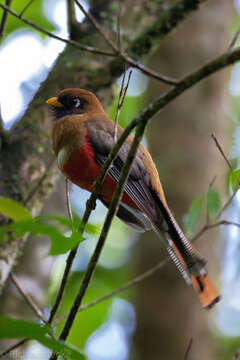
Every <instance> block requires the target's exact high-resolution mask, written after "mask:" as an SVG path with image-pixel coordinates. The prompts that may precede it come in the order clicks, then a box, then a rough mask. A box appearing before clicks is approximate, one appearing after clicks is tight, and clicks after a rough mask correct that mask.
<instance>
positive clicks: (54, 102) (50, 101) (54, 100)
mask: <svg viewBox="0 0 240 360" xmlns="http://www.w3.org/2000/svg"><path fill="white" fill-rule="evenodd" d="M46 103H47V104H48V105H51V106H55V107H63V104H61V103H60V102H59V101H58V99H57V98H56V97H52V98H50V99H48V100H47V101H46Z"/></svg>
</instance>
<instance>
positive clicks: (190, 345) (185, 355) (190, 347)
mask: <svg viewBox="0 0 240 360" xmlns="http://www.w3.org/2000/svg"><path fill="white" fill-rule="evenodd" d="M192 345H193V338H190V340H189V343H188V346H187V349H186V352H185V354H184V358H183V360H188V357H189V354H190V351H191V349H192Z"/></svg>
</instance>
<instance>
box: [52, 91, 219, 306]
mask: <svg viewBox="0 0 240 360" xmlns="http://www.w3.org/2000/svg"><path fill="white" fill-rule="evenodd" d="M46 103H47V104H48V105H49V106H50V109H51V113H52V118H53V129H52V146H53V151H54V153H55V155H56V158H57V163H58V167H59V169H60V170H61V172H62V173H63V174H64V175H65V176H66V177H67V178H68V179H69V180H70V181H71V182H72V183H73V184H75V185H77V186H79V187H80V188H82V189H85V190H87V191H89V192H92V191H93V190H94V186H95V182H96V179H97V177H98V175H99V173H100V171H101V167H102V166H103V164H104V162H105V160H106V159H107V157H108V155H109V153H110V151H111V149H112V148H113V146H114V144H115V136H114V134H115V127H114V122H113V120H111V119H110V118H109V117H108V115H107V114H106V112H105V110H104V108H103V106H102V104H101V102H100V101H99V99H98V98H97V97H96V96H95V95H94V94H93V93H92V92H90V91H88V90H85V89H79V88H67V89H64V90H62V91H60V92H59V94H58V95H57V96H55V97H51V98H49V99H48V100H47V101H46ZM122 133H123V129H122V128H121V127H120V126H117V139H118V138H119V137H120V136H121V134H122ZM132 142H133V138H132V136H130V135H129V136H128V137H127V139H126V140H125V142H124V143H123V145H122V147H121V148H120V150H119V152H118V154H117V156H116V158H115V160H114V161H113V164H112V166H111V167H110V169H109V170H108V173H107V175H106V176H105V179H104V181H103V183H102V186H101V190H100V191H99V193H98V199H99V200H100V201H101V202H102V203H103V204H104V205H105V206H106V207H109V205H110V203H111V200H112V198H113V195H114V191H115V189H116V185H117V183H118V181H119V178H120V174H121V169H122V167H123V164H124V163H125V161H126V158H127V155H128V152H129V149H130V147H131V144H132ZM116 216H117V217H118V218H119V219H120V220H122V221H123V222H124V223H125V224H127V225H128V226H130V227H131V228H133V229H135V230H136V231H139V232H144V231H147V230H151V229H152V230H154V231H155V232H156V234H157V235H158V237H159V238H160V239H161V240H162V241H163V244H164V245H165V247H166V249H167V251H168V253H169V255H170V257H171V259H172V260H173V262H174V263H175V265H176V266H177V268H178V270H179V271H180V273H181V275H182V276H183V278H184V279H185V281H186V283H187V284H189V285H192V286H193V288H194V290H195V291H196V293H197V294H198V296H199V299H200V302H201V304H202V307H203V308H206V309H210V308H211V307H212V306H213V305H215V304H216V303H217V302H218V301H219V299H220V295H219V293H218V291H217V290H216V288H215V286H214V285H213V284H212V282H211V280H210V278H209V275H208V273H207V270H206V268H205V265H206V261H205V260H204V259H203V258H202V256H201V255H200V254H199V252H198V250H197V249H196V248H195V247H194V246H193V244H192V243H191V242H190V241H189V240H188V239H187V237H186V236H185V235H184V233H183V231H182V230H181V228H180V226H179V225H178V223H177V221H176V220H175V218H174V216H173V214H172V212H171V211H170V209H169V207H168V205H167V201H166V197H165V194H164V191H163V188H162V185H161V182H160V179H159V174H158V171H157V169H156V166H155V164H154V162H153V160H152V158H151V155H150V154H149V152H148V150H147V149H146V148H145V147H144V146H143V145H142V144H140V145H139V147H138V149H137V152H136V155H135V158H134V161H133V163H132V165H131V168H130V173H129V176H128V179H127V181H126V183H125V186H124V189H123V195H122V198H121V201H120V205H119V209H118V211H117V214H116Z"/></svg>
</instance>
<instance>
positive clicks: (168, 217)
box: [154, 194, 220, 309]
mask: <svg viewBox="0 0 240 360" xmlns="http://www.w3.org/2000/svg"><path fill="white" fill-rule="evenodd" d="M156 197H157V199H156V201H157V203H158V206H159V210H160V214H159V219H160V220H159V221H157V222H155V223H154V229H155V231H156V233H157V234H158V235H159V236H160V237H161V238H162V239H163V240H164V242H165V245H166V247H167V250H168V253H169V255H170V257H171V258H172V260H173V261H174V263H175V265H176V266H177V268H178V270H179V271H180V273H181V275H182V276H183V278H184V279H185V281H186V282H187V284H192V285H193V287H194V289H195V291H196V292H197V294H198V295H199V298H200V301H201V303H202V306H203V307H204V308H206V309H209V308H211V307H212V306H213V305H214V304H216V303H217V302H218V301H219V299H220V296H219V293H218V292H217V290H216V289H215V287H214V286H213V284H212V282H211V280H210V279H209V276H208V274H207V271H206V269H205V265H206V261H205V260H204V259H203V258H202V257H201V256H200V254H199V253H198V251H197V250H196V248H195V247H194V246H193V245H192V244H191V243H190V241H189V240H188V239H187V238H186V237H185V235H184V233H183V232H182V230H181V229H180V227H179V226H178V224H177V222H176V220H175V219H174V217H173V215H172V214H171V212H170V210H169V209H168V208H167V207H166V206H165V204H164V203H163V202H162V200H161V199H160V198H159V197H158V196H157V194H156Z"/></svg>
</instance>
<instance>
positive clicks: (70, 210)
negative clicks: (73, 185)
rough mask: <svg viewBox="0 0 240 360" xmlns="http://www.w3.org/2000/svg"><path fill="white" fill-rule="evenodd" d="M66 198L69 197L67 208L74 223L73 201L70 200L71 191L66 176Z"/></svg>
mask: <svg viewBox="0 0 240 360" xmlns="http://www.w3.org/2000/svg"><path fill="white" fill-rule="evenodd" d="M66 199H67V210H68V216H69V219H70V220H71V222H72V223H73V214H72V208H71V202H70V191H69V180H68V178H66Z"/></svg>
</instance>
